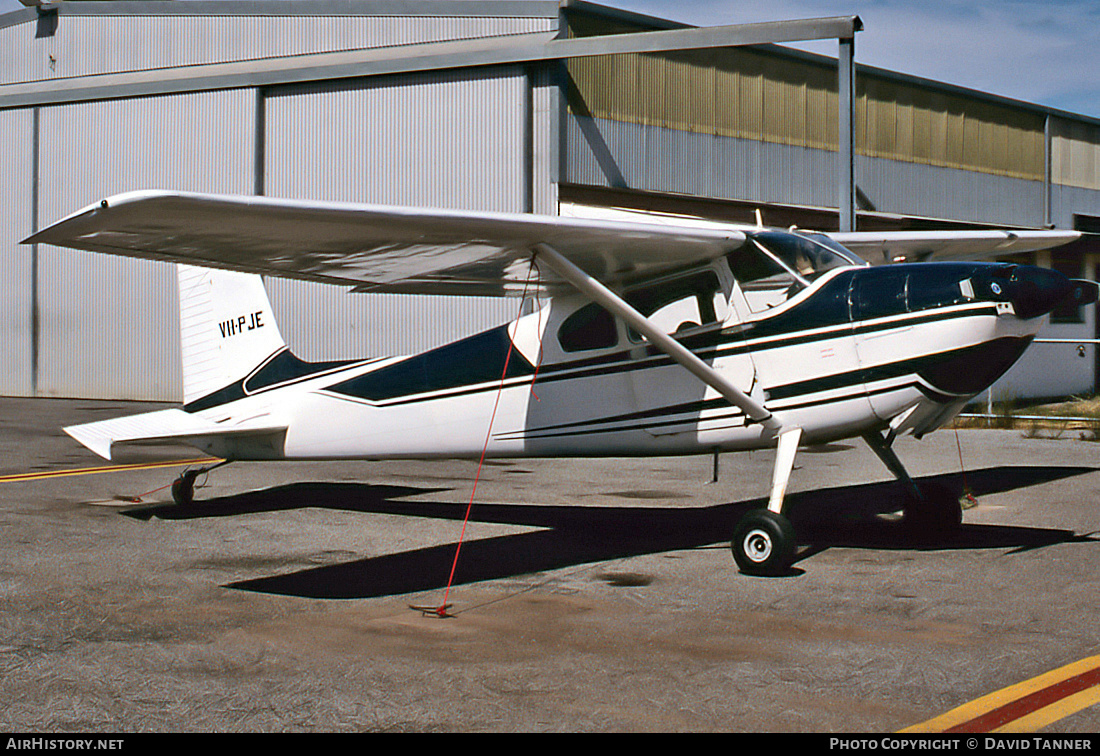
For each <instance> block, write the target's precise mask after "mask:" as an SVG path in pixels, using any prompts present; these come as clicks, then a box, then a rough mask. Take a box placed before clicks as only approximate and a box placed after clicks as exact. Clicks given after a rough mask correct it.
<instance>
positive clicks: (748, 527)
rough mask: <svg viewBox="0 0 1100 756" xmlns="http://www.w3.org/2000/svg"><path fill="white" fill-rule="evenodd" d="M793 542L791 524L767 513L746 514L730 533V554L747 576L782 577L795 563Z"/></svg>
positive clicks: (759, 510)
mask: <svg viewBox="0 0 1100 756" xmlns="http://www.w3.org/2000/svg"><path fill="white" fill-rule="evenodd" d="M796 546H797V544H796V542H795V538H794V528H793V527H792V526H791V523H790V520H788V519H787V518H786V517H784V516H783V515H781V514H776V513H775V512H772V511H771V510H768V509H757V510H753V511H752V512H749V513H748V514H747V515H745V516H744V517H743V518H741V522H739V523H738V524H737V528H736V529H735V530H734V531H733V540H732V541H731V542H730V550H731V551H733V558H734V560H735V561H736V562H737V566H738V567H739V568H741V571H742V572H744V573H745V574H747V575H782V574H785V573H786V572H787V571H788V570H790V567H791V565H792V564H793V563H794V558H795V549H796Z"/></svg>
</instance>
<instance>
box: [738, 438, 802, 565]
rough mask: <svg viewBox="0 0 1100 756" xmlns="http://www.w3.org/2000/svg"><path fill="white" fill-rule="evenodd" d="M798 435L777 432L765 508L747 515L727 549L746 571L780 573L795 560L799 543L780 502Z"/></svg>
mask: <svg viewBox="0 0 1100 756" xmlns="http://www.w3.org/2000/svg"><path fill="white" fill-rule="evenodd" d="M801 438H802V429H801V428H791V429H788V430H785V431H783V432H782V433H780V434H779V444H778V448H777V450H776V455H775V469H774V470H773V472H772V492H771V497H770V498H769V499H768V508H767V509H754V510H753V511H751V512H749V513H748V514H746V515H745V516H744V517H743V518H741V522H739V523H738V524H737V528H736V529H735V530H734V532H733V540H732V541H731V542H730V549H731V550H732V551H733V558H734V560H736V562H737V566H738V567H740V568H741V571H742V572H744V573H746V574H749V575H781V574H783V573H785V572H786V571H787V570H788V569H790V566H791V564H793V563H794V558H795V549H796V547H797V545H798V544H797V542H796V541H795V536H794V528H793V527H792V526H791V522H790V520H788V519H787V518H786V517H785V516H784V515H783V501H784V499H785V497H786V495H787V483H788V482H789V481H790V479H791V470H793V469H794V457H795V453H796V452H797V451H798V441H799V439H801Z"/></svg>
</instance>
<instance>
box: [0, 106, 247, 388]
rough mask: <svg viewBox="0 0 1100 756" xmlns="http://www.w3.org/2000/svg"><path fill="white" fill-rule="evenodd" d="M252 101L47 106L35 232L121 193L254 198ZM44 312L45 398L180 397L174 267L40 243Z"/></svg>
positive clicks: (40, 375)
mask: <svg viewBox="0 0 1100 756" xmlns="http://www.w3.org/2000/svg"><path fill="white" fill-rule="evenodd" d="M254 101H255V96H254V94H253V93H252V92H249V91H246V90H232V91H226V92H200V93H195V94H183V95H170V96H161V97H141V98H132V99H122V100H103V101H99V102H86V103H77V104H72V105H56V106H51V107H43V108H42V109H41V112H40V125H39V158H38V164H39V188H38V197H39V206H38V220H39V226H40V227H41V226H45V225H48V224H50V223H53V222H54V221H57V220H60V219H61V218H63V217H65V216H66V215H68V214H70V213H73V212H75V211H77V210H79V209H81V208H82V207H85V206H87V205H89V204H91V203H93V202H97V201H99V200H100V199H102V198H103V197H106V196H109V195H111V194H115V193H118V192H128V191H137V190H142V189H169V190H180V191H198V192H223V193H237V194H248V193H249V191H250V189H251V186H252V174H253V170H252V169H253V160H252V153H253V151H252V145H253V141H254V139H253V133H254V123H255V121H254V117H253V114H254ZM0 164H2V163H0ZM38 313H39V323H38V337H39V346H38V370H37V379H38V387H37V388H38V394H39V395H40V396H69V397H87V398H104V399H154V400H161V401H178V400H179V399H180V395H181V393H182V388H181V385H180V362H179V309H178V306H177V295H176V276H175V269H174V267H173V266H171V265H168V264H166V263H159V262H150V261H145V260H134V259H131V258H123V257H115V256H113V255H100V254H95V253H92V252H79V251H75V250H70V249H59V248H57V247H51V246H48V245H40V247H39V250H38Z"/></svg>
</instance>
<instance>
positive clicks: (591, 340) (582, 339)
mask: <svg viewBox="0 0 1100 756" xmlns="http://www.w3.org/2000/svg"><path fill="white" fill-rule="evenodd" d="M618 342H619V334H618V332H617V331H616V330H615V318H614V317H612V315H611V313H609V312H608V311H607V310H605V309H604V308H602V307H600V306H599V305H598V304H595V303H592V304H589V305H585V306H584V307H582V308H581V309H579V310H577V311H576V312H574V313H573V314H572V315H570V316H569V317H568V318H566V319H565V322H564V323H562V324H561V328H559V329H558V343H559V344H561V348H562V349H564V350H565V351H566V352H583V351H586V350H588V349H607V348H609V347H613V346H615V345H616V344H617V343H618Z"/></svg>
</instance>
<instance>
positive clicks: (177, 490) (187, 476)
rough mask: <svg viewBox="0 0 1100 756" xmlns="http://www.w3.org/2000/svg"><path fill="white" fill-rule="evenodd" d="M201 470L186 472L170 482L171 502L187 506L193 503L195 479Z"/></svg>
mask: <svg viewBox="0 0 1100 756" xmlns="http://www.w3.org/2000/svg"><path fill="white" fill-rule="evenodd" d="M200 472H201V470H187V471H186V472H184V473H183V474H182V475H180V476H179V477H178V478H176V479H175V480H174V481H172V501H174V502H176V503H177V504H179V505H180V506H187V505H188V504H191V503H193V502H194V501H195V478H197V477H199V473H200Z"/></svg>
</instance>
